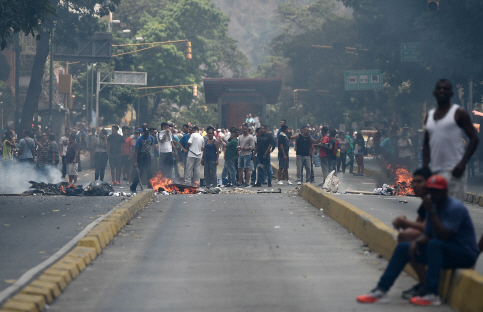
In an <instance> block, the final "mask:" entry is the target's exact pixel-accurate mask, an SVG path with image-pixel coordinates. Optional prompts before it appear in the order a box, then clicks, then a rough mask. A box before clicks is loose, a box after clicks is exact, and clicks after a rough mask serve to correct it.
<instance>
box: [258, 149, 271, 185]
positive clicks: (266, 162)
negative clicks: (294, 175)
mask: <svg viewBox="0 0 483 312" xmlns="http://www.w3.org/2000/svg"><path fill="white" fill-rule="evenodd" d="M257 163H258V165H257V169H258V180H257V183H258V184H262V182H263V181H265V176H268V183H272V175H271V174H270V167H271V166H272V164H271V163H270V155H267V156H266V157H265V158H263V154H261V155H259V156H257ZM259 165H262V166H263V167H260V166H259Z"/></svg>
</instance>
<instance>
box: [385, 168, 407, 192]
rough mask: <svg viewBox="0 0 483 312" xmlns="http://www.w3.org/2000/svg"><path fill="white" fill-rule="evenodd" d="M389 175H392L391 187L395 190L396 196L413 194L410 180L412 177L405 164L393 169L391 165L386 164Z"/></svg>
mask: <svg viewBox="0 0 483 312" xmlns="http://www.w3.org/2000/svg"><path fill="white" fill-rule="evenodd" d="M387 169H388V170H390V172H391V175H392V176H394V185H392V187H393V188H394V189H395V190H396V194H397V196H406V195H414V191H413V188H412V187H411V181H412V179H413V177H412V175H411V173H409V171H408V169H407V168H406V167H405V166H400V165H398V166H397V169H396V170H394V169H393V168H392V167H391V165H389V166H387Z"/></svg>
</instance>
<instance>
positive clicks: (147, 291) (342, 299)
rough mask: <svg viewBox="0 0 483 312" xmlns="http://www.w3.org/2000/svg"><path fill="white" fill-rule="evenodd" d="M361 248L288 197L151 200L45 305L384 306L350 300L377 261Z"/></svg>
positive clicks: (396, 300)
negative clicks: (146, 206) (80, 272)
mask: <svg viewBox="0 0 483 312" xmlns="http://www.w3.org/2000/svg"><path fill="white" fill-rule="evenodd" d="M361 245H362V242H361V241H360V240H358V239H357V238H355V237H354V236H353V235H351V234H350V233H348V232H347V231H346V230H345V229H344V228H342V227H341V226H340V225H339V224H338V223H336V222H335V221H333V220H331V219H329V218H328V217H325V216H323V215H321V214H320V213H319V211H318V210H316V209H315V208H313V207H312V206H310V205H309V204H308V203H307V202H306V201H304V200H303V199H301V198H300V197H298V196H295V195H289V194H277V195H274V194H270V195H267V194H264V195H255V194H253V195H198V196H196V195H191V196H189V195H178V196H158V197H157V202H155V203H153V204H151V205H150V206H149V208H148V209H146V210H145V211H143V212H142V213H141V214H140V215H139V218H137V219H134V220H133V221H132V222H131V224H130V225H128V226H127V227H125V228H124V229H123V232H122V236H117V237H116V238H115V240H114V245H112V246H110V247H108V248H107V249H105V250H104V251H103V254H102V255H101V256H100V257H99V258H98V259H97V260H96V261H95V262H94V264H93V265H92V266H89V267H88V268H87V269H86V270H85V271H84V272H83V273H82V274H81V275H80V276H79V277H78V278H77V279H76V280H75V281H74V282H73V283H71V284H70V285H69V287H68V288H67V290H66V291H65V293H64V294H63V295H62V296H61V297H60V298H59V299H58V300H56V301H55V302H54V304H53V305H51V307H50V311H72V312H74V311H183V312H186V311H210V312H211V311H387V310H388V306H387V305H375V306H364V305H360V304H358V303H357V302H356V301H355V298H356V296H357V295H359V294H361V293H364V292H366V291H368V290H370V289H371V288H372V287H373V285H374V284H375V283H376V281H377V278H378V277H379V275H380V274H381V271H380V270H382V269H383V268H384V267H385V265H386V262H385V261H384V260H382V259H379V258H378V257H377V255H374V254H371V253H369V254H363V251H364V248H363V247H361ZM413 283H414V281H413V280H412V279H410V278H409V277H402V278H401V279H400V280H399V281H398V282H397V283H396V285H395V287H394V289H393V291H392V292H391V294H390V297H391V299H392V300H393V303H391V304H390V307H391V311H407V310H408V309H411V307H409V303H407V302H406V301H404V300H402V299H400V292H401V291H402V290H403V289H405V288H406V287H408V286H411V285H412V284H413ZM438 311H451V310H450V309H449V308H448V307H443V308H441V309H439V310H438Z"/></svg>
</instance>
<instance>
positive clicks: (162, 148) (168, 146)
mask: <svg viewBox="0 0 483 312" xmlns="http://www.w3.org/2000/svg"><path fill="white" fill-rule="evenodd" d="M165 133H166V131H165V130H161V131H159V132H158V152H159V153H171V152H173V145H172V143H171V142H172V141H173V134H172V133H171V132H169V133H168V134H167V135H166V139H165V141H164V143H163V142H161V139H162V138H163V136H164V134H165Z"/></svg>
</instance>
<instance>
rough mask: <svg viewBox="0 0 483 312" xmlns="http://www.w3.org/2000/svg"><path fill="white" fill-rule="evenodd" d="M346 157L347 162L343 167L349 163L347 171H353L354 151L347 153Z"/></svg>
mask: <svg viewBox="0 0 483 312" xmlns="http://www.w3.org/2000/svg"><path fill="white" fill-rule="evenodd" d="M347 157H349V163H348V164H346V166H345V167H344V169H345V168H347V165H349V173H352V172H354V153H347Z"/></svg>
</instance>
